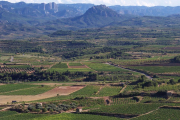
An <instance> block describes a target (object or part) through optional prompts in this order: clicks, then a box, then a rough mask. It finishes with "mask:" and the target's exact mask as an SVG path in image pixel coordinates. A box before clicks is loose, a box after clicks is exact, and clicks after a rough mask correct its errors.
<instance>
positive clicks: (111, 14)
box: [85, 5, 119, 17]
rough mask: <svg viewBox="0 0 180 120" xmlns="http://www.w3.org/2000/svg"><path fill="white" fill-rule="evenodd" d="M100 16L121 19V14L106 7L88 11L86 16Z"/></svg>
mask: <svg viewBox="0 0 180 120" xmlns="http://www.w3.org/2000/svg"><path fill="white" fill-rule="evenodd" d="M90 14H93V15H99V16H104V17H119V14H118V13H116V12H115V11H113V10H112V9H110V8H109V7H107V6H105V5H97V6H93V7H91V8H90V9H88V10H87V11H86V13H85V15H90Z"/></svg>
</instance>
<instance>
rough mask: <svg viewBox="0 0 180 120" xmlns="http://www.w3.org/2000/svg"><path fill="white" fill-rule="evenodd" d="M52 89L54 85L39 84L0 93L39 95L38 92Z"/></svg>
mask: <svg viewBox="0 0 180 120" xmlns="http://www.w3.org/2000/svg"><path fill="white" fill-rule="evenodd" d="M51 89H53V87H49V86H43V87H42V86H37V87H30V88H25V89H21V90H16V91H9V92H5V93H0V95H38V94H41V93H44V92H47V91H49V90H51Z"/></svg>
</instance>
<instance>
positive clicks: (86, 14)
mask: <svg viewBox="0 0 180 120" xmlns="http://www.w3.org/2000/svg"><path fill="white" fill-rule="evenodd" d="M179 13H180V7H163V6H156V7H145V6H109V7H107V6H105V5H98V6H94V5H93V4H56V3H47V4H45V3H41V4H34V3H28V4H27V3H24V2H19V3H10V2H6V1H0V30H1V32H0V36H1V38H4V37H5V38H6V37H8V38H9V39H11V38H18V39H19V38H24V37H28V36H32V35H42V34H46V35H48V34H51V33H52V32H55V31H57V30H79V29H84V28H98V27H106V26H116V27H117V26H141V27H142V26H143V27H146V26H165V27H171V26H179V19H180V16H179V15H178V14H179ZM144 16H149V17H144ZM159 20H161V21H159Z"/></svg>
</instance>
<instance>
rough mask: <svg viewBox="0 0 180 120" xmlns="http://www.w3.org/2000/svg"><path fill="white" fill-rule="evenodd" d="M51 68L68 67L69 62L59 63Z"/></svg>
mask: <svg viewBox="0 0 180 120" xmlns="http://www.w3.org/2000/svg"><path fill="white" fill-rule="evenodd" d="M51 68H68V66H67V63H58V64H56V65H54V66H52V67H51Z"/></svg>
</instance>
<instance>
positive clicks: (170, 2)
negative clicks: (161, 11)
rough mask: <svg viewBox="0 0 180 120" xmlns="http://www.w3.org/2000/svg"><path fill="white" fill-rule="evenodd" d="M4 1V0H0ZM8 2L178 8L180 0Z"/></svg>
mask: <svg viewBox="0 0 180 120" xmlns="http://www.w3.org/2000/svg"><path fill="white" fill-rule="evenodd" d="M1 1H6V0H1ZM7 1H9V2H13V3H15V2H20V1H24V2H26V3H48V2H55V3H93V4H96V5H99V4H105V5H122V6H129V5H131V6H132V5H133V6H180V0H7Z"/></svg>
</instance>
